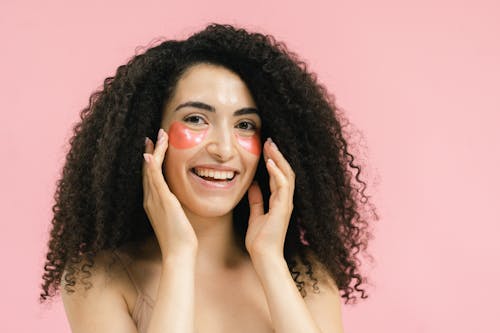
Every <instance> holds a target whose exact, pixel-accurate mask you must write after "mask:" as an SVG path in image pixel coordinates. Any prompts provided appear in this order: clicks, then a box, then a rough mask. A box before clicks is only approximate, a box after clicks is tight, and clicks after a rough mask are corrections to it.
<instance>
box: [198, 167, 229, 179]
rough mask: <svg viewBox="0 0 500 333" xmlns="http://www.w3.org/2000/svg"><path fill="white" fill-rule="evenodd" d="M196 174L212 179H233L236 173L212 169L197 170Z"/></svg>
mask: <svg viewBox="0 0 500 333" xmlns="http://www.w3.org/2000/svg"><path fill="white" fill-rule="evenodd" d="M194 172H195V173H196V174H197V175H198V176H202V177H210V178H214V179H233V177H234V171H219V170H217V171H215V170H212V169H204V168H195V169H194Z"/></svg>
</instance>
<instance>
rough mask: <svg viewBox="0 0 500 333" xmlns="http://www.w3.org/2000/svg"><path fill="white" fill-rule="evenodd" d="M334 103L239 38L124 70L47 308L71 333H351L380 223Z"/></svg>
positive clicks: (50, 280)
mask: <svg viewBox="0 0 500 333" xmlns="http://www.w3.org/2000/svg"><path fill="white" fill-rule="evenodd" d="M330 97H331V95H330V96H329V95H328V94H327V92H326V89H325V88H323V87H322V86H321V85H319V84H318V83H317V82H316V80H315V78H314V74H311V73H309V72H308V71H307V70H306V68H305V66H304V64H303V62H301V61H300V60H298V58H297V57H296V56H295V55H294V54H293V53H291V52H289V51H288V50H287V49H286V47H285V46H284V44H282V43H277V42H276V41H275V40H274V38H273V37H272V36H264V35H262V34H260V33H249V32H247V31H245V30H244V29H237V28H235V27H233V26H230V25H219V24H211V25H209V26H207V27H206V28H205V29H204V30H203V31H200V32H198V33H195V34H194V35H192V36H191V37H189V38H188V39H186V40H184V41H165V42H163V43H161V44H160V45H158V46H155V47H152V48H150V49H148V50H147V51H146V52H145V53H144V54H140V55H136V56H135V57H133V58H132V59H131V60H130V61H129V62H128V63H127V64H126V65H123V66H120V67H119V68H118V70H117V73H116V75H115V76H114V77H111V78H107V79H106V80H105V82H104V88H103V89H102V90H101V91H98V92H95V93H94V94H92V96H91V98H90V104H89V106H88V107H87V108H85V109H84V110H83V111H82V114H81V118H82V121H81V123H79V124H78V125H77V126H76V127H75V129H74V130H75V133H74V136H73V137H72V138H71V141H70V144H71V149H70V151H69V152H68V155H67V159H66V164H65V166H64V169H63V175H62V179H61V180H60V181H59V182H58V187H57V192H56V195H55V199H56V204H55V206H54V207H53V211H54V217H53V220H52V224H53V225H52V231H51V234H50V240H49V244H48V247H49V249H48V253H47V262H46V265H45V267H44V268H45V274H44V275H43V284H42V289H43V292H42V294H41V295H40V300H41V301H44V300H46V299H47V298H48V297H52V296H55V295H56V292H57V291H58V289H59V288H58V287H59V286H61V288H60V289H61V294H62V299H63V302H64V306H65V310H66V314H67V316H68V320H69V323H70V325H71V328H72V330H73V332H85V331H88V329H89V327H92V331H93V332H204V333H207V332H218V333H224V332H279V333H284V332H286V333H293V332H311V333H314V332H316V333H320V332H323V333H326V332H342V318H341V310H340V309H341V306H340V300H341V298H345V301H346V303H348V302H349V301H351V300H352V301H355V300H356V299H357V298H356V295H355V293H361V298H366V295H365V290H363V289H362V288H360V285H361V284H362V283H363V282H364V281H365V280H364V278H363V277H362V276H361V274H360V272H359V260H358V258H357V255H359V254H360V252H361V251H363V250H366V247H367V242H368V239H369V238H370V237H371V234H370V232H369V231H368V226H369V224H368V221H369V220H370V219H376V218H377V216H376V213H375V209H374V207H373V205H372V204H371V203H370V201H369V198H368V197H367V196H366V195H365V194H364V191H365V188H366V185H365V183H364V182H363V181H362V180H361V178H360V167H359V166H358V165H357V164H356V163H355V162H354V157H353V155H352V154H351V153H350V149H349V148H348V144H347V142H346V140H345V134H346V133H345V132H344V124H345V123H346V122H347V120H346V119H345V117H344V116H343V115H342V113H341V112H340V111H339V109H338V108H337V107H336V106H335V104H334V102H333V100H332V99H330ZM367 213H368V214H367ZM79 277H80V279H79Z"/></svg>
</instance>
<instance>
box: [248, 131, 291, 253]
mask: <svg viewBox="0 0 500 333" xmlns="http://www.w3.org/2000/svg"><path fill="white" fill-rule="evenodd" d="M264 160H265V161H266V168H267V171H268V173H269V186H270V189H271V197H270V198H269V211H268V212H267V213H266V214H264V201H263V198H262V192H261V190H260V187H259V185H258V184H257V183H256V182H254V183H253V184H252V185H251V186H250V188H249V189H248V201H249V205H250V217H249V219H248V229H247V234H246V238H245V246H246V248H247V251H248V253H249V254H250V256H251V257H255V256H269V255H278V256H279V257H283V248H284V244H285V236H286V231H287V229H288V224H289V222H290V217H291V215H292V210H293V192H294V188H295V173H294V172H293V170H292V167H291V166H290V164H288V162H287V160H286V159H285V158H284V156H283V155H282V154H281V152H280V151H279V150H278V148H277V147H276V145H275V144H274V143H273V142H272V140H271V139H267V141H266V142H265V143H264Z"/></svg>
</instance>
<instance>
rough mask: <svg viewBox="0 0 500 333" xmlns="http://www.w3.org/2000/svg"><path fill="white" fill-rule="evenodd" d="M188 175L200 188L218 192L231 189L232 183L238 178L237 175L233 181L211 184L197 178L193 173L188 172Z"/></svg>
mask: <svg viewBox="0 0 500 333" xmlns="http://www.w3.org/2000/svg"><path fill="white" fill-rule="evenodd" d="M188 173H189V175H190V176H191V177H192V178H194V180H195V181H196V182H197V183H198V184H200V185H201V186H204V187H206V188H210V189H218V190H227V189H230V188H231V187H233V186H234V183H235V181H236V177H238V175H237V174H235V175H234V177H233V179H231V181H224V182H211V181H208V180H205V179H203V178H201V177H198V176H197V175H196V174H195V173H194V172H193V171H191V170H189V172H188Z"/></svg>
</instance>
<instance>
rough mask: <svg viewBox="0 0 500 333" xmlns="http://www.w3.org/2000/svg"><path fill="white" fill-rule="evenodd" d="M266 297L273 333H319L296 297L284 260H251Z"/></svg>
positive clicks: (294, 286) (303, 303)
mask: <svg viewBox="0 0 500 333" xmlns="http://www.w3.org/2000/svg"><path fill="white" fill-rule="evenodd" d="M252 261H253V263H254V267H255V269H256V271H257V274H258V276H259V279H260V282H261V284H262V286H263V288H264V292H265V294H266V299H267V304H268V306H269V311H270V314H271V319H272V322H273V325H274V329H275V332H276V333H303V332H308V333H321V329H320V328H319V327H318V325H317V324H316V323H315V321H314V318H313V317H312V316H311V313H310V312H309V309H308V308H307V306H306V304H305V302H304V299H303V298H302V296H301V295H300V292H299V291H298V289H297V287H296V285H295V282H294V280H293V278H292V276H291V274H290V271H289V270H288V266H287V263H286V261H285V259H284V258H279V257H273V256H269V257H262V258H257V259H252Z"/></svg>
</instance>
